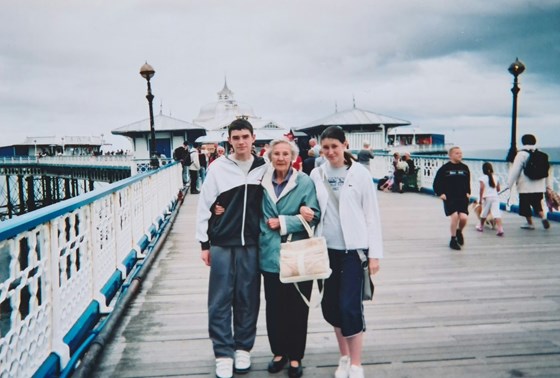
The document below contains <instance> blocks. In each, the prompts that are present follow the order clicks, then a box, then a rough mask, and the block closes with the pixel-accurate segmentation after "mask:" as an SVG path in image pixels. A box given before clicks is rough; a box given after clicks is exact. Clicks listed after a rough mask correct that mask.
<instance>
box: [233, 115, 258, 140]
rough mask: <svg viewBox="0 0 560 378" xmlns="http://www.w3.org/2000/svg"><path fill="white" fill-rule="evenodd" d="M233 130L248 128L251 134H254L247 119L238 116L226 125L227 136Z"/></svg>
mask: <svg viewBox="0 0 560 378" xmlns="http://www.w3.org/2000/svg"><path fill="white" fill-rule="evenodd" d="M233 130H249V131H250V132H251V135H253V134H254V132H253V125H251V123H250V122H249V121H247V120H246V119H244V118H238V119H236V120H235V121H233V122H232V123H230V124H229V126H228V136H231V132H232V131H233Z"/></svg>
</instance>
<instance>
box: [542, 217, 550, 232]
mask: <svg viewBox="0 0 560 378" xmlns="http://www.w3.org/2000/svg"><path fill="white" fill-rule="evenodd" d="M542 225H543V227H544V229H545V230H548V229H549V228H550V222H549V221H548V219H543V220H542Z"/></svg>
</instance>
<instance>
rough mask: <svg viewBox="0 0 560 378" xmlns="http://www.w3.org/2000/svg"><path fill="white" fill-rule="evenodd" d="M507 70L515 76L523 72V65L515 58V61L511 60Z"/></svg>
mask: <svg viewBox="0 0 560 378" xmlns="http://www.w3.org/2000/svg"><path fill="white" fill-rule="evenodd" d="M508 71H509V73H510V74H512V75H513V76H515V77H517V76H519V75H521V74H522V73H523V71H525V65H524V64H523V62H521V61H520V60H519V59H517V58H515V62H513V63H512V64H511V65H510V66H509V68H508Z"/></svg>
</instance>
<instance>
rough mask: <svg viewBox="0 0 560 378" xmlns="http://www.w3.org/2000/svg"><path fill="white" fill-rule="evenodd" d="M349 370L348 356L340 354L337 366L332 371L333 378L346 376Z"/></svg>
mask: <svg viewBox="0 0 560 378" xmlns="http://www.w3.org/2000/svg"><path fill="white" fill-rule="evenodd" d="M349 371H350V356H342V357H340V360H338V368H337V369H336V371H335V372H334V376H335V378H348V373H349Z"/></svg>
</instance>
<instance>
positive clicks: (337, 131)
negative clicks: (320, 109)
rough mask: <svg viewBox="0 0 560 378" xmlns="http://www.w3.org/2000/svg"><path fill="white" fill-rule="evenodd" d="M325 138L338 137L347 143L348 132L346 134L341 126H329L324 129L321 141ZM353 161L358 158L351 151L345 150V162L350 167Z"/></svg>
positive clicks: (337, 138) (341, 141) (340, 140)
mask: <svg viewBox="0 0 560 378" xmlns="http://www.w3.org/2000/svg"><path fill="white" fill-rule="evenodd" d="M325 138H328V139H336V140H338V141H339V142H340V143H342V144H344V143H346V134H344V130H342V127H340V126H329V127H327V128H326V129H325V130H323V132H322V133H321V141H322V140H323V139H325ZM352 161H357V160H356V158H355V157H354V156H353V155H352V154H351V153H350V152H349V151H344V164H345V165H347V166H348V167H350V166H351V165H352Z"/></svg>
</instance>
